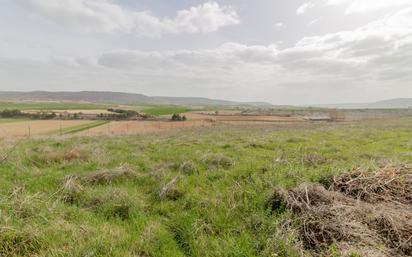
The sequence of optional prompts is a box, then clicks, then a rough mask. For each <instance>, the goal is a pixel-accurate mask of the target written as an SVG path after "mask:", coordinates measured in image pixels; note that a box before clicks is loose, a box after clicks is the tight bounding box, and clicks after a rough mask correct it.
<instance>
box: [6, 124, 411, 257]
mask: <svg viewBox="0 0 412 257" xmlns="http://www.w3.org/2000/svg"><path fill="white" fill-rule="evenodd" d="M76 124H77V125H78V123H76ZM265 124H266V125H242V124H239V125H237V126H231V125H226V124H222V123H218V124H217V125H215V126H213V127H199V128H187V129H183V130H167V131H164V132H163V133H154V134H151V133H147V134H145V135H134V136H118V137H113V136H99V137H84V136H81V133H85V132H84V131H83V132H81V133H80V134H74V135H66V136H63V137H60V136H50V137H47V138H46V137H41V138H37V139H36V138H32V139H25V140H22V141H13V140H7V141H0V144H1V148H0V149H1V151H0V160H3V161H2V162H1V165H0V183H1V189H0V190H1V195H2V199H1V201H0V229H1V233H0V256H119V257H120V256H122V257H123V256H159V257H163V256H311V255H312V254H313V255H314V254H315V252H313V251H312V250H311V249H310V248H308V247H305V246H302V244H300V243H299V242H300V241H299V240H300V237H299V234H298V233H299V230H296V229H297V227H296V226H298V224H297V223H296V224H294V223H293V220H294V219H295V218H294V216H293V215H292V214H291V213H290V212H289V211H285V210H283V211H281V210H280V211H275V212H273V209H271V207H270V206H271V205H268V201H269V200H270V199H271V197H272V195H273V192H274V190H275V189H276V188H292V187H295V186H297V185H299V184H301V183H307V182H322V181H325V178H328V177H329V176H330V175H336V174H341V173H345V172H348V171H351V170H353V169H361V170H365V171H373V170H377V169H379V167H381V165H387V164H391V165H400V164H410V163H411V162H412V120H411V119H396V120H385V121H376V122H351V123H315V124H314V123H269V124H268V123H265ZM71 125H74V124H71ZM104 126H107V124H106V125H103V126H99V127H96V129H100V128H104ZM118 126H120V127H121V128H124V124H123V123H122V125H120V123H119V125H118ZM17 142H18V143H17ZM16 143H17V145H16ZM2 156H5V158H2ZM287 221H289V222H287ZM291 222H292V225H290V227H289V228H288V226H289V225H288V224H290V223H291ZM293 224H294V225H293ZM285 228H288V229H286V230H285ZM375 250H376V251H378V250H379V249H375ZM325 251H326V252H327V253H328V255H329V256H339V255H338V254H337V251H338V250H337V248H336V246H334V245H333V244H332V245H330V246H329V248H326V250H325ZM375 253H376V252H375ZM356 254H357V253H356V252H352V253H351V256H377V255H356ZM381 256H386V255H381ZM393 256H395V255H393ZM398 256H403V255H402V254H398Z"/></svg>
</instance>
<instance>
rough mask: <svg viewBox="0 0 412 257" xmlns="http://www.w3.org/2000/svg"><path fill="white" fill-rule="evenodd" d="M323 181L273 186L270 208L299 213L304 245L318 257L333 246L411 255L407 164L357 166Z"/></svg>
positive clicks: (411, 188)
mask: <svg viewBox="0 0 412 257" xmlns="http://www.w3.org/2000/svg"><path fill="white" fill-rule="evenodd" d="M323 182H324V184H325V185H316V184H303V185H301V186H299V187H297V188H294V189H290V190H283V189H278V190H275V193H274V195H273V197H272V200H271V205H272V210H273V211H279V210H282V209H284V208H286V209H288V210H290V211H291V212H292V213H293V214H294V215H295V216H296V217H297V218H298V223H299V224H298V233H299V235H300V236H299V238H300V240H301V242H302V245H303V247H304V248H305V249H306V250H310V251H311V252H312V253H313V255H316V256H329V255H331V254H332V252H333V251H332V250H331V249H334V248H335V249H336V250H337V251H338V252H340V253H342V255H343V256H354V254H355V253H356V254H358V255H360V256H371V257H372V256H412V170H411V169H410V168H408V167H405V166H386V167H383V168H381V169H380V170H378V171H376V172H374V173H372V174H371V173H368V172H363V171H360V170H356V171H353V172H350V173H347V174H343V175H341V176H339V177H334V178H331V179H325V180H324V181H323ZM325 186H326V187H327V189H326V188H325ZM331 251H332V252H331Z"/></svg>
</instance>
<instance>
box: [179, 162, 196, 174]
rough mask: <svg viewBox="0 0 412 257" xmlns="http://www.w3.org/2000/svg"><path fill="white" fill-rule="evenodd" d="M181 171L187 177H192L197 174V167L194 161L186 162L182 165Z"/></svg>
mask: <svg viewBox="0 0 412 257" xmlns="http://www.w3.org/2000/svg"><path fill="white" fill-rule="evenodd" d="M179 171H180V172H182V173H183V174H186V175H192V174H194V173H196V172H197V166H196V164H195V163H194V162H192V161H184V162H182V163H181V164H180V166H179Z"/></svg>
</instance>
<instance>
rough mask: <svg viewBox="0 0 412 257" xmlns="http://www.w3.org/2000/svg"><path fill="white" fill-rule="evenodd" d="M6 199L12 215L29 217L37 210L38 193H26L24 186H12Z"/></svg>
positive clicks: (22, 217)
mask: <svg viewBox="0 0 412 257" xmlns="http://www.w3.org/2000/svg"><path fill="white" fill-rule="evenodd" d="M7 200H8V201H7V202H6V203H7V204H8V205H9V206H10V210H12V213H13V215H15V216H16V217H19V218H21V219H26V218H31V217H33V216H35V215H36V214H37V212H38V209H39V207H38V204H39V203H40V197H39V194H34V195H28V194H27V192H26V189H25V188H24V187H14V188H13V189H12V190H11V191H10V193H9V195H8V199H7Z"/></svg>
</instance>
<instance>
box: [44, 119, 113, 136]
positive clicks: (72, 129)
mask: <svg viewBox="0 0 412 257" xmlns="http://www.w3.org/2000/svg"><path fill="white" fill-rule="evenodd" d="M109 122H110V121H106V120H105V121H95V122H90V123H87V124H84V125H78V126H74V127H69V128H65V129H62V130H60V129H59V130H54V131H52V132H50V133H48V134H62V135H69V134H75V133H78V132H82V131H85V130H88V129H92V128H96V127H100V126H103V125H105V124H107V123H109Z"/></svg>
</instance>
